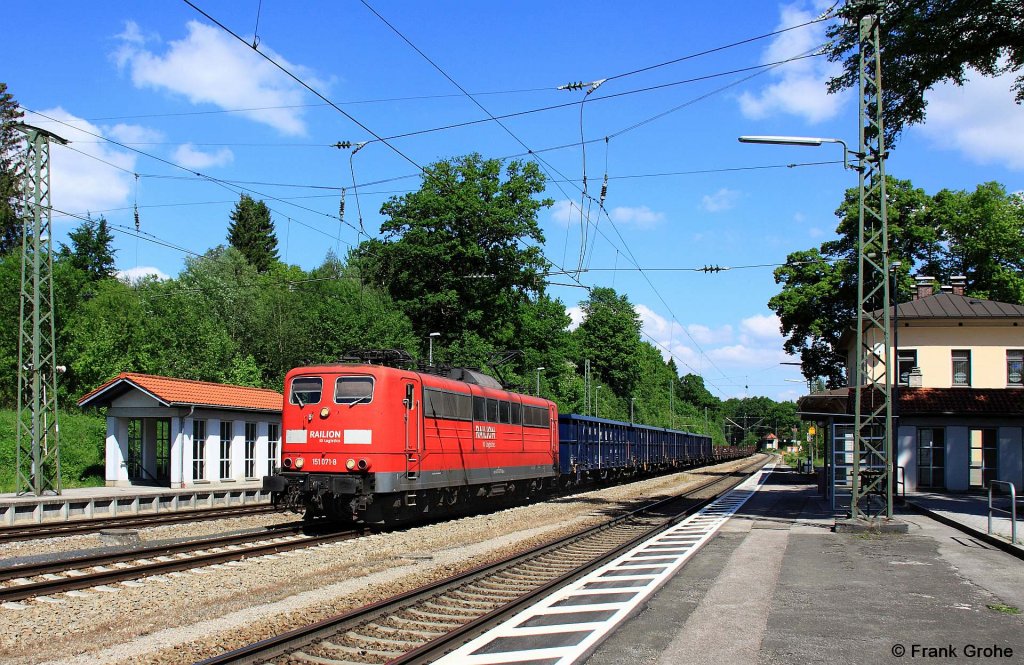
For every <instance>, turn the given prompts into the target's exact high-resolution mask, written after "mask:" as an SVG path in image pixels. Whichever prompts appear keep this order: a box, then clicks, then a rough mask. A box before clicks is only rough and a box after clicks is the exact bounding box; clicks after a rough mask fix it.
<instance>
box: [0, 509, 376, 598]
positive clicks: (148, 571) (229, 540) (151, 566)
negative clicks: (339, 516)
mask: <svg viewBox="0 0 1024 665" xmlns="http://www.w3.org/2000/svg"><path fill="white" fill-rule="evenodd" d="M304 528H305V527H304V525H301V524H287V525H281V526H276V527H269V528H268V530H267V531H266V532H258V533H253V532H249V533H242V534H233V535H228V536H218V537H214V538H202V539H197V540H190V541H187V542H180V543H174V544H168V545H158V546H153V547H145V548H136V549H132V550H130V551H118V552H113V553H110V552H108V553H103V554H96V555H86V556H78V557H71V558H63V559H59V560H55V561H48V562H40V563H31V564H24V565H15V566H8V567H3V568H0V602H13V601H18V600H24V599H27V598H34V597H37V596H49V595H53V594H57V593H63V592H67V591H75V590H79V589H87V588H94V587H101V586H105V585H109V584H115V583H118V582H124V581H127V580H135V579H138V578H141V577H149V576H152V575H163V574H166V573H172V572H177V571H182V570H188V569H191V568H200V567H203V566H210V565H214V564H218V563H226V562H228V561H238V560H240V559H247V558H251V557H257V556H264V555H266V554H276V553H280V552H286V551H289V550H295V549H301V548H305V547H313V546H316V545H323V544H327V543H333V542H336V541H339V540H346V539H349V538H354V537H357V536H358V535H360V533H361V531H357V530H349V531H334V532H330V533H326V534H322V535H308V534H306V533H305V532H304Z"/></svg>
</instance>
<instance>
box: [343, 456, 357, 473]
mask: <svg viewBox="0 0 1024 665" xmlns="http://www.w3.org/2000/svg"><path fill="white" fill-rule="evenodd" d="M345 468H346V469H348V470H349V471H351V470H352V469H354V468H356V461H355V460H354V459H352V458H351V457H350V458H348V459H347V460H346V461H345Z"/></svg>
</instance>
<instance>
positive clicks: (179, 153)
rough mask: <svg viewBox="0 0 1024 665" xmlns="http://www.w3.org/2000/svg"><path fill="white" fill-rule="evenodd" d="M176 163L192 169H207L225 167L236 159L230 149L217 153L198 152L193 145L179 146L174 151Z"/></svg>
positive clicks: (223, 149)
mask: <svg viewBox="0 0 1024 665" xmlns="http://www.w3.org/2000/svg"><path fill="white" fill-rule="evenodd" d="M173 159H174V162H175V163H176V164H180V165H182V166H184V167H187V168H190V169H207V168H210V167H211V166H224V165H225V164H230V163H231V162H232V161H234V159H235V153H233V152H231V150H230V149H228V148H221V149H220V150H218V151H217V152H203V151H202V150H197V149H196V147H195V146H194V145H192V144H191V143H186V144H184V145H180V146H178V148H177V150H175V151H174V156H173Z"/></svg>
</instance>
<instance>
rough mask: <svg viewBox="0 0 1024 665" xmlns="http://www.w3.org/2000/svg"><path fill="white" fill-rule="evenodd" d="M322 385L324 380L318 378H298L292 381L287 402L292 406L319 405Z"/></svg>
mask: <svg viewBox="0 0 1024 665" xmlns="http://www.w3.org/2000/svg"><path fill="white" fill-rule="evenodd" d="M323 384H324V380H323V379H321V378H320V377H319V376H300V377H298V378H295V379H292V392H291V395H290V397H289V400H290V401H291V403H292V404H298V405H300V406H305V405H307V404H319V403H320V393H321V392H322V391H323Z"/></svg>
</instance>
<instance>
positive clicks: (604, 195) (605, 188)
mask: <svg viewBox="0 0 1024 665" xmlns="http://www.w3.org/2000/svg"><path fill="white" fill-rule="evenodd" d="M607 197H608V174H607V173H605V174H604V182H603V183H601V207H602V208H603V207H604V200H605V198H607Z"/></svg>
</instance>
